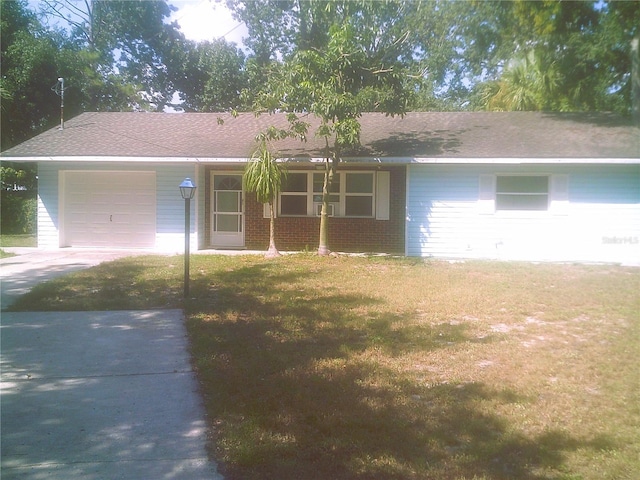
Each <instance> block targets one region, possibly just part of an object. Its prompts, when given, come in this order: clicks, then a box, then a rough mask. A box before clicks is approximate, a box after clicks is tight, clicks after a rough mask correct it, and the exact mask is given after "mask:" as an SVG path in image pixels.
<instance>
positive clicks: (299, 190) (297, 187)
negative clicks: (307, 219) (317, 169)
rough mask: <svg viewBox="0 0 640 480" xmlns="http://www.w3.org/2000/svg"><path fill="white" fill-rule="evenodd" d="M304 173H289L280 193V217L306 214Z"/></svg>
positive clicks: (305, 175) (305, 176) (305, 179)
mask: <svg viewBox="0 0 640 480" xmlns="http://www.w3.org/2000/svg"><path fill="white" fill-rule="evenodd" d="M307 177H308V175H307V174H306V173H293V172H292V173H289V174H288V175H287V180H286V181H285V183H284V185H283V186H282V192H281V193H280V214H281V215H306V214H307Z"/></svg>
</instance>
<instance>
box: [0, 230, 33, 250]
mask: <svg viewBox="0 0 640 480" xmlns="http://www.w3.org/2000/svg"><path fill="white" fill-rule="evenodd" d="M37 245H38V241H37V239H36V236H35V234H29V233H25V234H15V235H7V234H2V235H0V247H36V246H37Z"/></svg>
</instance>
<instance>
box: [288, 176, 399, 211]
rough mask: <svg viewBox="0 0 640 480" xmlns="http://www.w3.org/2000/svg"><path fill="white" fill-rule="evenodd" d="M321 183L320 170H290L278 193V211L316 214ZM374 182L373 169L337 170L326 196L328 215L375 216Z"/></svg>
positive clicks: (319, 199)
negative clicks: (360, 170)
mask: <svg viewBox="0 0 640 480" xmlns="http://www.w3.org/2000/svg"><path fill="white" fill-rule="evenodd" d="M384 178H385V179H387V178H388V177H386V176H385V177H384ZM323 183H324V173H323V172H322V173H318V172H289V174H288V175H287V179H286V181H285V183H284V185H283V188H282V191H281V192H280V196H279V208H278V210H279V211H278V214H279V215H281V216H315V215H318V214H319V212H320V208H321V205H322V187H323ZM387 184H388V180H387ZM375 185H376V175H375V172H336V174H335V175H334V178H333V182H332V185H331V192H330V196H329V207H330V212H329V214H330V215H334V216H341V217H363V218H371V217H374V215H375V205H376V203H375V194H376V186H375ZM385 190H388V187H386V188H385ZM385 195H388V193H385ZM385 200H386V199H385Z"/></svg>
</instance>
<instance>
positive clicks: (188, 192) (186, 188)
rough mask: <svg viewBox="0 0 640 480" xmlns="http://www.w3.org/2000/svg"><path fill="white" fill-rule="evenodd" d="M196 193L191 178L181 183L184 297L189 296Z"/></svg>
mask: <svg viewBox="0 0 640 480" xmlns="http://www.w3.org/2000/svg"><path fill="white" fill-rule="evenodd" d="M195 194H196V186H195V184H194V183H193V182H192V181H191V179H190V178H185V179H184V181H183V182H182V183H181V184H180V195H182V198H184V298H187V297H188V296H189V244H190V243H191V242H190V232H191V199H192V198H193V197H194V195H195Z"/></svg>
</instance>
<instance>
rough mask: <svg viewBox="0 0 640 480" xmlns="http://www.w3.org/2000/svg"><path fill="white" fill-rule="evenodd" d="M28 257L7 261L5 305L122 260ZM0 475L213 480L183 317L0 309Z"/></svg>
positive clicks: (85, 254)
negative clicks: (49, 282)
mask: <svg viewBox="0 0 640 480" xmlns="http://www.w3.org/2000/svg"><path fill="white" fill-rule="evenodd" d="M132 253H137V254H140V253H144V252H131V251H129V252H126V251H120V252H117V251H113V252H107V251H100V252H95V251H71V250H64V251H59V252H43V251H31V252H28V253H26V254H25V255H22V256H19V257H12V258H10V259H4V260H2V263H1V265H0V273H1V276H2V279H1V280H2V301H3V306H6V305H7V304H8V303H6V304H5V301H6V302H10V301H11V300H12V299H13V298H15V297H16V295H18V294H20V293H21V292H24V291H27V290H28V289H29V288H31V287H32V286H33V285H35V284H36V283H38V282H40V281H43V280H46V279H49V278H52V277H54V276H57V275H61V274H64V273H66V272H69V271H73V270H78V269H81V268H86V267H89V266H91V265H95V264H98V263H100V262H102V261H107V260H112V259H115V258H120V257H121V256H128V255H131V254H132ZM0 320H1V321H0V395H1V398H0V402H1V403H2V408H1V410H0V423H1V432H2V434H1V437H0V441H1V445H0V452H1V456H0V477H1V478H2V479H3V480H5V479H34V480H37V479H54V480H55V479H61V480H62V479H65V480H66V479H70V478H82V479H88V480H92V479H96V480H97V479H105V478H110V479H111V478H114V479H115V478H125V479H149V480H152V479H153V480H155V479H176V480H177V479H185V480H187V479H189V480H191V479H194V480H200V479H203V480H204V479H216V480H220V479H222V477H221V476H220V475H219V474H218V473H217V470H216V465H215V463H214V462H212V461H210V460H209V459H208V457H207V453H206V450H205V445H206V440H207V429H206V423H205V414H204V408H203V405H202V402H201V397H200V395H199V392H198V384H197V380H196V377H195V374H194V372H193V371H192V368H191V364H190V358H189V354H188V350H187V347H188V346H187V338H186V329H185V327H184V319H183V314H182V311H180V310H151V311H119V312H2V313H1V318H0Z"/></svg>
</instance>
